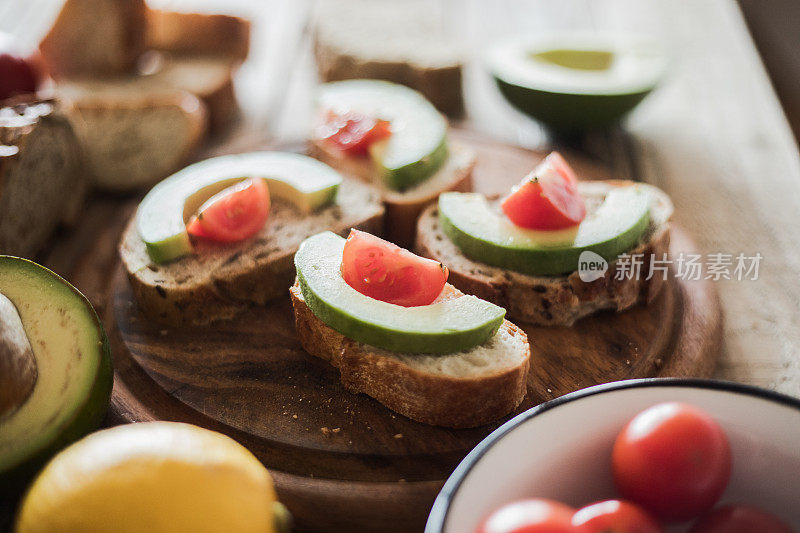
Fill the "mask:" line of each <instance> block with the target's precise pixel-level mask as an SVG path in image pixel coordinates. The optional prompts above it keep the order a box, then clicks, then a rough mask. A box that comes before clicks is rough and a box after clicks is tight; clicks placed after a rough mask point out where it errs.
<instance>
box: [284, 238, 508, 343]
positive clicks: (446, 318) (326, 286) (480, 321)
mask: <svg viewBox="0 0 800 533" xmlns="http://www.w3.org/2000/svg"><path fill="white" fill-rule="evenodd" d="M344 243H345V239H343V238H342V237H339V236H338V235H336V234H334V233H331V232H329V231H326V232H323V233H318V234H317V235H314V236H313V237H309V238H308V239H306V240H305V241H303V243H302V244H301V245H300V249H299V250H298V252H297V254H296V255H295V257H294V264H295V267H296V268H297V278H298V280H299V282H300V289H301V290H302V292H303V298H305V301H306V304H307V305H308V307H309V308H310V309H311V311H312V312H313V313H314V314H315V315H316V316H317V317H318V318H319V319H320V320H322V321H323V322H325V323H326V324H327V325H328V326H330V327H332V328H333V329H335V330H336V331H338V332H339V333H341V334H342V335H344V336H345V337H348V338H350V339H353V340H356V341H359V342H363V343H365V344H369V345H371V346H376V347H378V348H383V349H385V350H390V351H393V352H402V353H438V354H445V353H456V352H460V351H463V350H468V349H470V348H472V347H474V346H478V345H480V344H483V343H484V342H485V341H486V340H487V339H489V338H490V337H491V336H492V335H494V333H495V332H496V331H497V329H498V328H499V327H500V324H502V322H503V317H504V316H505V314H506V311H505V309H503V308H502V307H498V306H496V305H494V304H492V303H489V302H486V301H484V300H481V299H480V298H477V297H475V296H466V295H464V296H459V297H457V298H453V299H447V300H440V301H437V302H434V303H432V304H430V305H423V306H420V307H403V306H400V305H394V304H390V303H386V302H382V301H380V300H376V299H374V298H370V297H369V296H365V295H363V294H361V293H360V292H358V291H356V290H355V289H354V288H352V287H351V286H350V285H348V284H347V283H346V282H345V281H344V278H342V274H341V267H342V251H343V250H344Z"/></svg>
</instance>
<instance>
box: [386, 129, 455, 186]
mask: <svg viewBox="0 0 800 533" xmlns="http://www.w3.org/2000/svg"><path fill="white" fill-rule="evenodd" d="M447 156H448V149H447V138H446V137H445V138H444V139H442V142H441V143H440V144H439V146H437V147H436V150H434V151H433V152H432V153H431V154H430V155H427V156H425V157H423V158H422V159H420V160H419V161H414V162H413V163H409V164H408V165H406V166H404V167H399V168H396V169H386V168H384V169H383V182H384V183H385V184H386V186H387V187H389V188H390V189H393V190H395V191H404V190H406V189H410V188H411V187H414V186H415V185H418V184H420V183H422V182H423V181H425V180H426V179H428V178H430V177H431V176H433V175H434V174H435V173H436V172H437V171H438V170H439V168H441V166H442V165H443V164H444V162H445V161H447Z"/></svg>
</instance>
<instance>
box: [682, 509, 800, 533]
mask: <svg viewBox="0 0 800 533" xmlns="http://www.w3.org/2000/svg"><path fill="white" fill-rule="evenodd" d="M792 531H793V529H792V528H791V527H789V526H788V525H787V524H786V523H785V522H783V521H782V520H781V519H779V518H778V517H776V516H773V515H771V514H769V513H767V512H765V511H762V510H761V509H759V508H758V507H753V506H752V505H726V506H724V507H719V508H717V509H714V510H713V511H711V512H710V513H708V514H707V515H705V516H703V517H702V518H700V519H699V520H698V521H697V522H695V524H694V525H693V526H692V528H691V529H690V530H689V533H792Z"/></svg>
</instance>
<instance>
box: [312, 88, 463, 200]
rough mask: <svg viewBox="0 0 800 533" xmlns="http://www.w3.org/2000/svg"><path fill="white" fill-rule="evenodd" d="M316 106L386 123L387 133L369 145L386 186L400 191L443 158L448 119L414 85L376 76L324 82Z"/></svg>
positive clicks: (423, 176)
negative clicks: (388, 130)
mask: <svg viewBox="0 0 800 533" xmlns="http://www.w3.org/2000/svg"><path fill="white" fill-rule="evenodd" d="M319 106H320V108H322V109H323V110H327V109H331V110H334V111H337V110H341V111H354V112H357V113H362V114H364V115H368V116H374V117H377V118H381V119H383V120H388V121H389V122H390V123H391V130H392V134H391V136H390V137H389V138H388V139H387V140H386V141H382V142H377V143H374V144H373V145H372V146H370V149H369V151H370V156H371V157H372V160H373V161H374V162H375V164H376V165H378V167H379V168H380V170H381V173H382V176H383V179H384V181H385V183H386V186H387V187H389V188H391V189H395V190H401V191H402V190H405V189H407V188H409V187H412V186H414V185H416V184H418V183H420V182H422V181H424V180H425V179H427V178H429V177H430V176H432V175H433V174H434V173H435V172H436V171H437V170H438V169H439V167H441V166H442V164H443V163H444V162H445V160H446V159H447V153H448V151H447V120H446V119H445V118H444V117H443V116H442V114H441V113H439V112H438V111H437V110H436V108H435V107H433V104H431V103H430V102H429V101H428V100H426V99H425V97H424V96H422V95H421V94H420V93H418V92H417V91H415V90H413V89H409V88H408V87H405V86H403V85H398V84H395V83H390V82H388V81H378V80H347V81H338V82H332V83H326V84H324V85H323V86H322V88H321V89H320V94H319Z"/></svg>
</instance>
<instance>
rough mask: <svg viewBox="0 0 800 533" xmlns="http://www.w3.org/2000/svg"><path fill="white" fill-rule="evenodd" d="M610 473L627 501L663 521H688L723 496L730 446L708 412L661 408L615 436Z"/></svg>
mask: <svg viewBox="0 0 800 533" xmlns="http://www.w3.org/2000/svg"><path fill="white" fill-rule="evenodd" d="M612 468H613V472H614V482H615V484H616V486H617V489H618V490H619V492H620V494H622V495H623V496H624V497H625V498H627V499H629V500H632V501H634V502H635V503H638V504H639V505H641V506H643V507H644V508H645V509H647V510H648V511H650V512H651V513H653V514H654V515H656V516H657V517H658V518H660V519H662V520H667V521H683V520H689V519H691V518H695V517H697V516H699V515H700V514H702V513H704V512H706V511H708V510H709V509H711V507H713V505H714V504H715V503H716V502H717V500H718V499H719V497H720V496H721V495H722V493H723V492H724V491H725V487H726V486H727V485H728V481H729V480H730V476H731V450H730V444H729V443H728V438H727V436H726V435H725V432H724V431H723V430H722V427H720V425H719V424H718V423H717V422H716V421H715V420H714V419H713V418H712V417H711V416H710V415H708V414H707V413H705V412H704V411H702V410H700V409H697V408H695V407H692V406H689V405H685V404H681V403H662V404H658V405H655V406H653V407H650V408H649V409H646V410H644V411H642V412H641V413H639V414H638V415H636V416H635V417H634V418H633V420H631V421H630V422H629V423H628V425H627V426H625V428H624V429H623V430H622V432H621V433H620V434H619V435H618V436H617V439H616V441H615V443H614V449H613V452H612Z"/></svg>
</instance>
